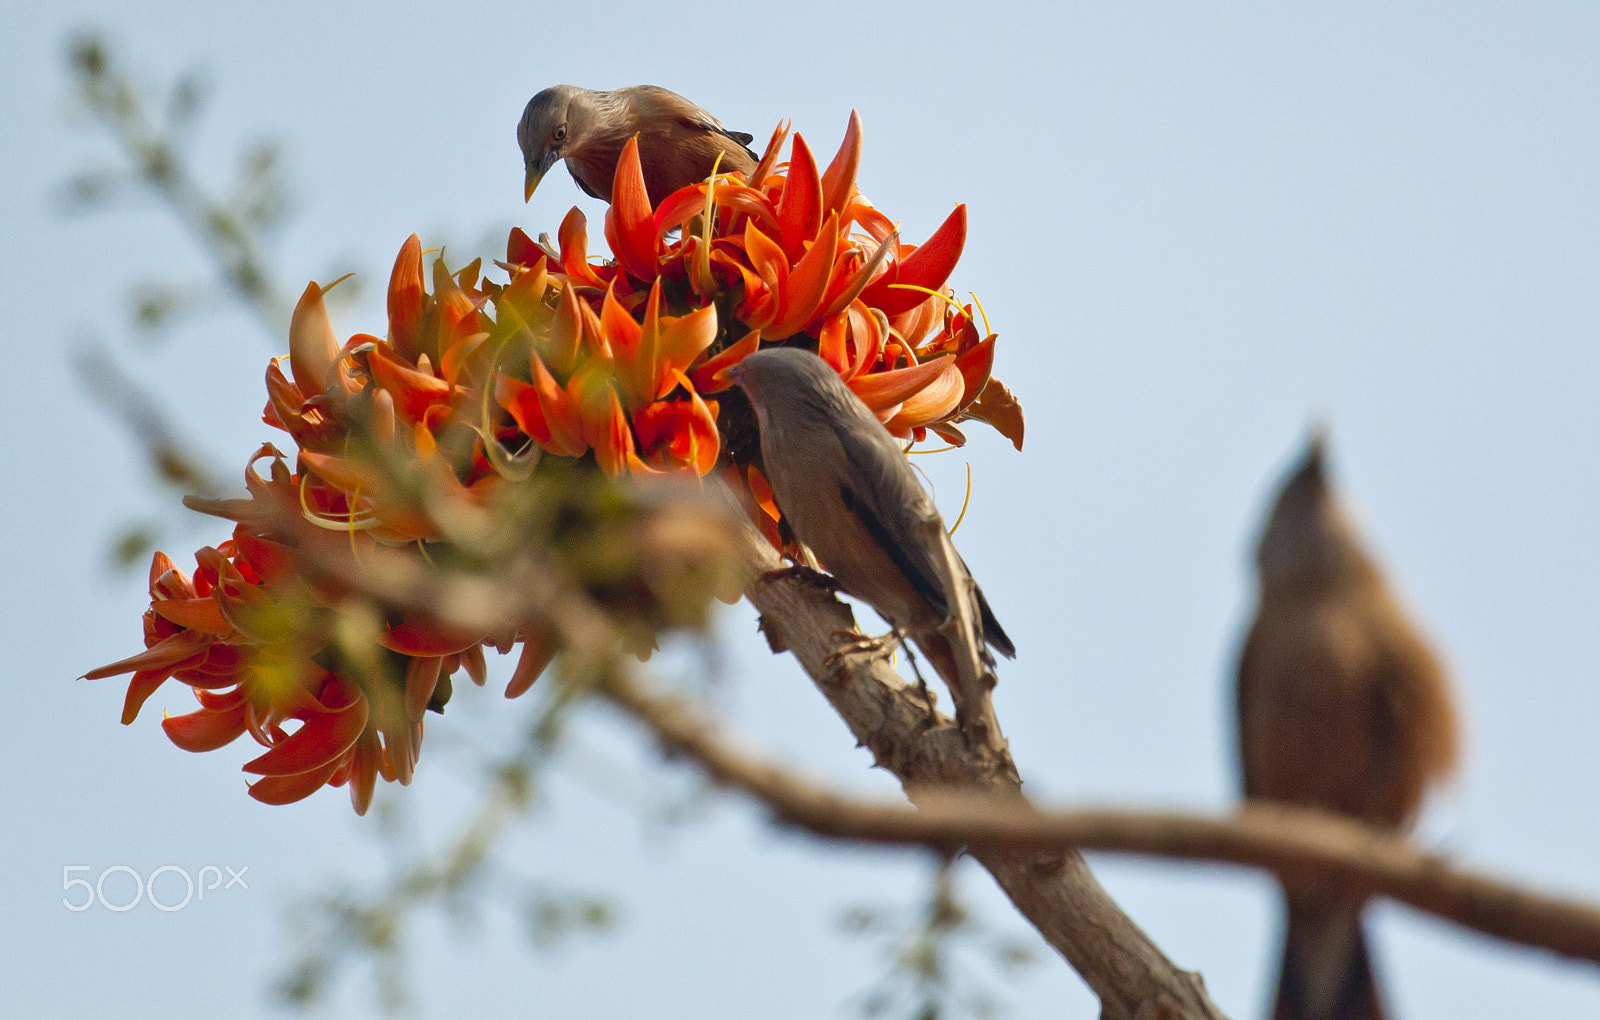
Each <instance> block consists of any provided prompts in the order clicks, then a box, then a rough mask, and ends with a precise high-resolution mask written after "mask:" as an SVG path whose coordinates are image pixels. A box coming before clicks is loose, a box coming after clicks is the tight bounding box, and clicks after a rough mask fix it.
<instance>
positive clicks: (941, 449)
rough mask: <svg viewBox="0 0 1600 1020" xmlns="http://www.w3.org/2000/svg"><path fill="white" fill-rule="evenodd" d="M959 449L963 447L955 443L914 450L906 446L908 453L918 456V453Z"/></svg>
mask: <svg viewBox="0 0 1600 1020" xmlns="http://www.w3.org/2000/svg"><path fill="white" fill-rule="evenodd" d="M959 449H961V447H959V446H956V445H955V444H954V443H952V444H951V445H949V446H941V447H939V448H938V449H937V450H913V449H911V448H910V447H909V446H908V447H906V453H908V454H910V455H912V456H917V455H920V454H924V453H945V452H947V451H949V450H959ZM967 470H968V471H971V470H972V467H971V465H968V467H967Z"/></svg>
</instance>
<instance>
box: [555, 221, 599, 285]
mask: <svg viewBox="0 0 1600 1020" xmlns="http://www.w3.org/2000/svg"><path fill="white" fill-rule="evenodd" d="M588 222H589V221H588V220H586V219H585V218H584V216H583V210H581V209H579V208H578V207H577V206H573V207H572V209H571V211H570V212H568V213H567V215H566V218H565V219H563V220H562V221H561V229H560V230H559V231H558V232H557V235H556V236H557V238H558V240H559V241H560V242H561V271H562V272H564V273H566V274H567V275H568V276H570V277H572V278H573V279H574V280H576V281H578V282H579V283H584V284H588V285H589V286H591V287H599V288H602V289H604V287H605V285H606V284H605V281H604V280H602V279H600V277H599V276H597V275H595V271H594V267H593V266H591V265H589V231H588Z"/></svg>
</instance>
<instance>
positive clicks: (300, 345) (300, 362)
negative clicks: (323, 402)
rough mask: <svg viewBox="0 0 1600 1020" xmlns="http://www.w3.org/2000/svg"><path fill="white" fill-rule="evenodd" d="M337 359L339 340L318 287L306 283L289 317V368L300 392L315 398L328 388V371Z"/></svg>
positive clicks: (313, 283)
mask: <svg viewBox="0 0 1600 1020" xmlns="http://www.w3.org/2000/svg"><path fill="white" fill-rule="evenodd" d="M338 358H339V338H338V337H336V336H335V335H334V332H333V323H332V322H331V321H329V319H328V306H327V305H326V304H325V303H324V302H323V300H322V288H321V287H319V286H317V284H316V283H315V282H312V283H308V284H306V289H305V291H304V293H302V294H301V295H300V300H299V302H298V303H296V304H295V306H294V314H293V315H292V316H290V318H289V369H290V371H292V372H293V373H294V383H295V385H296V386H298V387H299V388H300V392H301V393H304V394H306V395H307V396H316V395H318V394H320V393H322V392H323V391H324V390H326V389H327V388H328V370H329V369H330V368H332V367H333V363H334V362H335V361H337V360H338Z"/></svg>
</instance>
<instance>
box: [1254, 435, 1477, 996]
mask: <svg viewBox="0 0 1600 1020" xmlns="http://www.w3.org/2000/svg"><path fill="white" fill-rule="evenodd" d="M1326 459H1327V454H1326V449H1325V442H1324V439H1323V437H1322V435H1321V434H1318V435H1316V436H1314V437H1313V438H1312V440H1311V444H1310V446H1309V448H1308V449H1307V450H1306V453H1305V456H1304V458H1303V459H1302V460H1301V461H1300V463H1299V464H1298V465H1296V467H1295V468H1294V470H1293V471H1291V472H1290V474H1289V477H1288V478H1287V479H1286V480H1285V481H1284V483H1283V487H1282V489H1281V490H1280V491H1279V493H1278V498H1277V502H1276V504H1275V505H1274V506H1273V509H1272V515H1271V517H1270V518H1269V519H1268V520H1267V524H1266V527H1265V528H1264V529H1263V531H1262V534H1261V540H1260V544H1259V546H1258V547H1257V552H1256V564H1257V568H1258V571H1259V573H1260V599H1259V604H1258V608H1257V610H1256V618H1255V622H1254V623H1252V624H1251V627H1250V633H1249V636H1248V637H1247V638H1246V639H1245V646H1244V652H1243V654H1242V656H1241V657H1240V662H1239V688H1238V696H1239V702H1238V711H1239V752H1240V761H1241V764H1242V765H1243V768H1244V791H1245V795H1246V796H1247V797H1250V798H1253V799H1263V800H1273V801H1284V802H1287V803H1290V804H1303V805H1307V806H1309V807H1316V808H1322V809H1323V810H1326V811H1335V812H1338V813H1340V814H1344V815H1349V816H1351V817H1354V818H1358V819H1360V820H1362V821H1364V822H1367V823H1369V824H1372V825H1375V826H1378V827H1380V828H1385V829H1394V830H1402V831H1403V830H1405V829H1407V828H1409V827H1410V825H1411V824H1412V822H1413V821H1414V820H1415V818H1416V814H1417V810H1418V808H1420V807H1421V805H1422V798H1423V794H1424V793H1425V792H1426V791H1427V789H1428V787H1429V786H1431V785H1433V784H1434V783H1436V782H1438V781H1440V780H1442V779H1444V778H1445V777H1446V776H1448V775H1449V774H1450V772H1451V771H1452V769H1453V768H1454V766H1455V762H1456V750H1457V740H1458V737H1457V721H1456V712H1455V707H1454V704H1453V702H1452V699H1451V695H1450V689H1449V684H1448V683H1447V681H1446V677H1445V672H1444V668H1443V667H1442V666H1441V665H1440V664H1439V660H1438V659H1437V658H1436V657H1435V655H1434V653H1433V651H1432V649H1430V648H1429V647H1428V643H1427V641H1426V640H1424V638H1423V636H1422V634H1421V633H1420V632H1419V631H1418V629H1417V626H1416V624H1415V623H1413V622H1412V620H1411V617H1410V615H1409V614H1408V613H1407V612H1406V610H1405V608H1404V607H1403V606H1402V605H1401V603H1400V601H1399V599H1397V598H1396V596H1395V594H1394V593H1393V591H1391V590H1390V587H1389V584H1388V582H1387V580H1385V578H1384V576H1383V572H1382V571H1381V570H1380V569H1379V567H1378V564H1377V563H1376V562H1375V561H1374V560H1373V558H1372V557H1371V555H1370V554H1368V552H1367V551H1366V549H1365V548H1364V547H1363V544H1362V541H1361V536H1360V535H1359V533H1358V532H1357V530H1356V527H1355V524H1354V522H1353V521H1352V520H1351V518H1350V515H1349V513H1348V512H1347V511H1346V509H1345V507H1344V506H1343V505H1342V503H1341V501H1340V500H1339V498H1338V494H1337V493H1336V492H1334V490H1333V486H1332V485H1331V483H1330V482H1329V480H1328V477H1327V466H1326ZM1284 898H1285V900H1286V902H1287V905H1288V922H1287V930H1286V933H1285V935H1284V948H1283V964H1282V969H1281V971H1280V973H1279V977H1278V995H1277V1000H1276V1004H1275V1006H1274V1010H1273V1017H1274V1020H1381V1018H1382V1017H1383V1015H1384V1011H1383V1006H1382V997H1381V996H1380V995H1379V993H1378V986H1377V982H1376V980H1375V978H1374V975H1373V968H1372V960H1371V956H1370V953H1369V951H1368V948H1367V939H1366V935H1365V932H1364V930H1363V928H1362V923H1361V908H1362V901H1363V897H1362V896H1361V895H1360V894H1359V893H1351V892H1350V891H1349V890H1345V889H1339V888H1331V887H1327V886H1319V885H1314V884H1307V883H1303V882H1300V883H1296V882H1285V883H1284Z"/></svg>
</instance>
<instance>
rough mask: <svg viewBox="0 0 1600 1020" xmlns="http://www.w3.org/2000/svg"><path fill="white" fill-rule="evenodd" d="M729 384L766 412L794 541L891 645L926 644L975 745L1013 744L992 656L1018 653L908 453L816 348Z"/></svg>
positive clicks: (764, 427)
mask: <svg viewBox="0 0 1600 1020" xmlns="http://www.w3.org/2000/svg"><path fill="white" fill-rule="evenodd" d="M727 375H728V378H729V379H731V380H733V381H734V382H736V383H738V384H739V385H740V386H741V387H742V388H743V389H744V392H745V394H746V395H747V396H748V397H749V399H750V403H751V405H752V406H753V407H754V409H755V413H756V426H757V430H758V432H759V434H760V446H761V461H762V468H763V471H764V473H765V475H766V478H767V482H768V484H769V485H770V486H771V488H772V495H773V499H774V501H775V502H776V503H777V505H778V510H779V511H780V512H781V513H782V515H783V518H784V519H785V520H786V521H788V522H789V527H790V529H791V530H792V531H793V533H794V536H795V537H796V538H797V539H799V541H800V542H801V543H803V544H804V545H805V546H806V547H808V548H809V549H810V550H811V551H812V552H813V553H814V554H815V555H816V556H817V558H818V559H820V560H821V562H822V565H823V566H825V567H826V568H827V569H828V571H829V572H830V573H831V574H832V575H833V578H834V580H835V582H836V583H837V584H838V586H839V588H840V589H841V590H843V591H844V592H845V593H846V594H849V595H853V596H855V597H856V598H858V599H861V600H862V601H863V602H865V603H867V604H868V605H870V606H871V607H872V608H873V609H874V610H876V611H877V613H878V615H879V616H882V617H883V618H884V619H885V620H886V621H888V623H889V624H890V626H891V627H893V628H894V630H893V631H892V632H891V634H890V635H889V639H896V640H897V639H898V638H900V637H902V636H909V637H910V638H911V640H912V641H914V642H915V643H916V645H917V647H918V648H919V649H921V651H922V653H923V655H924V656H926V658H927V659H928V660H929V661H930V662H931V663H932V664H933V667H934V669H935V670H936V671H937V672H938V674H939V676H940V677H941V678H942V679H943V680H944V682H945V685H946V686H947V687H949V689H950V694H951V697H952V699H953V700H954V702H955V707H956V718H957V721H958V723H959V724H960V725H961V727H962V729H963V730H964V731H965V732H966V733H967V734H968V735H969V737H973V738H976V739H977V740H978V741H980V742H982V743H985V744H987V745H989V746H995V745H1000V746H1003V743H1002V741H1003V738H1002V737H1001V734H1000V728H999V723H998V722H997V721H996V719H995V716H994V709H993V706H992V705H991V703H990V700H989V691H990V689H991V688H992V687H993V686H994V683H995V677H994V658H993V656H991V655H990V654H989V651H988V649H989V648H993V649H994V650H995V651H997V652H999V653H1000V654H1001V655H1004V656H1005V657H1007V658H1014V657H1015V656H1016V648H1015V646H1013V644H1012V642H1011V639H1010V638H1009V637H1007V636H1006V632H1005V631H1004V630H1003V629H1002V628H1001V626H1000V623H999V621H998V620H996V619H995V615H994V611H993V610H991V609H990V608H989V603H988V600H986V599H985V598H984V596H983V591H982V590H981V589H980V588H979V587H978V585H977V583H976V582H975V581H973V579H972V574H971V573H970V572H969V571H968V570H967V565H966V564H965V563H964V562H963V561H962V559H961V556H960V554H959V553H957V552H956V548H955V544H954V543H953V542H952V541H951V539H950V534H949V532H948V531H946V530H945V526H944V521H943V519H941V518H940V516H939V510H938V508H937V507H935V506H934V503H933V500H932V499H931V498H929V496H928V494H927V492H926V491H924V489H923V488H922V485H921V483H920V482H919V481H918V480H917V476H916V473H915V472H914V471H913V470H912V468H911V465H910V463H909V462H908V461H907V459H906V455H905V453H904V452H903V451H902V450H901V449H900V445H899V444H898V443H897V442H895V440H894V438H893V437H892V436H891V435H890V434H889V431H888V430H887V429H885V428H884V427H883V424H882V423H881V422H879V421H878V419H877V418H876V417H875V416H874V415H873V413H872V412H871V411H870V410H868V409H867V406H866V405H865V404H864V403H862V402H861V399H860V398H859V397H857V396H856V395H855V393H853V392H852V391H851V390H850V388H849V387H848V386H846V385H845V384H844V381H843V380H841V379H840V378H839V375H838V373H837V372H835V371H834V369H833V368H832V366H830V365H829V364H828V363H827V362H826V361H824V360H822V358H820V357H818V356H817V355H816V354H813V353H812V352H810V351H808V350H805V349H802V348H798V347H773V348H768V349H766V350H761V351H757V352H755V353H753V354H750V355H748V356H746V357H745V358H744V359H743V360H742V361H740V362H739V363H738V364H737V365H735V366H734V367H733V368H732V369H730V370H729V371H728V373H727ZM889 639H885V640H889Z"/></svg>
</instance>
